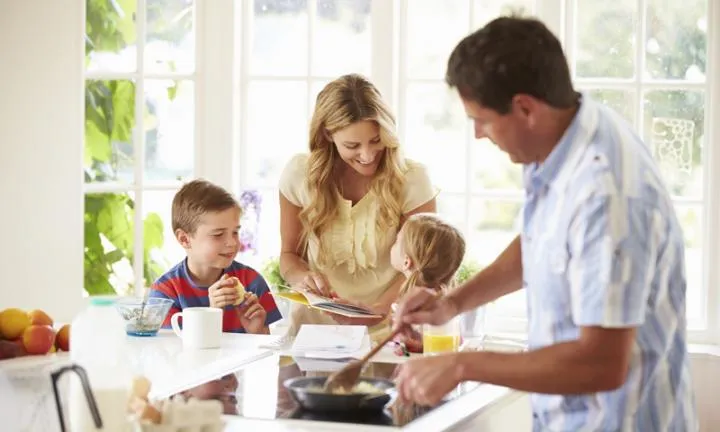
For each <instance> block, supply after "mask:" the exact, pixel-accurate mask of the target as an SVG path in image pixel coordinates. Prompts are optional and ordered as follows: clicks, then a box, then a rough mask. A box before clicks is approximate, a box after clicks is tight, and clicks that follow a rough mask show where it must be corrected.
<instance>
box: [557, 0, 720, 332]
mask: <svg viewBox="0 0 720 432" xmlns="http://www.w3.org/2000/svg"><path fill="white" fill-rule="evenodd" d="M572 3H573V5H574V8H573V10H568V11H567V12H568V14H569V16H570V19H568V20H567V21H566V23H565V31H564V34H565V35H566V38H565V41H564V43H565V48H566V50H567V52H568V56H569V58H570V62H571V67H572V72H573V76H574V79H575V82H576V85H577V87H579V88H580V89H582V90H584V91H586V92H588V93H589V94H590V95H591V96H592V97H594V98H595V99H597V100H599V101H603V102H605V103H607V104H608V105H610V106H611V107H613V108H614V109H615V110H616V111H618V112H619V113H620V114H622V115H623V116H624V117H625V119H626V120H627V121H628V122H629V123H630V124H632V125H633V126H634V127H635V128H636V130H637V131H638V133H639V134H640V135H641V136H642V137H643V138H644V139H645V143H646V144H647V145H648V146H649V147H650V149H651V151H652V153H653V155H654V157H655V159H656V160H657V161H658V163H659V165H660V168H661V170H662V173H663V175H664V178H665V180H666V182H667V186H668V188H669V190H670V192H671V194H672V195H673V198H674V202H675V208H676V211H677V215H678V217H679V219H680V222H681V224H682V226H683V229H684V232H685V245H686V265H687V277H688V290H687V316H688V329H689V330H691V331H695V332H698V331H699V332H702V331H706V330H707V329H708V323H709V322H708V312H713V313H714V312H715V311H714V310H712V309H709V308H708V304H710V303H709V302H708V300H709V297H708V295H709V291H708V288H709V287H710V285H709V283H708V281H709V280H710V279H709V278H708V276H709V274H710V272H711V271H712V267H713V266H712V265H707V264H706V263H708V262H716V260H717V258H718V257H716V256H710V255H709V253H710V249H709V248H708V242H707V240H706V239H709V238H712V237H710V236H709V235H710V234H711V232H710V229H711V227H710V224H709V223H708V222H709V221H710V220H716V219H717V216H715V217H713V218H711V219H708V215H709V213H708V210H709V209H710V207H709V205H710V200H709V194H708V191H709V185H710V182H711V177H710V175H712V174H711V172H712V170H710V169H709V168H710V166H711V159H709V155H710V152H709V148H710V147H711V146H710V144H709V143H710V142H711V141H710V137H711V130H710V124H709V123H710V122H708V121H707V119H708V118H709V117H708V110H707V108H708V107H709V105H710V103H711V99H710V96H709V95H710V94H711V93H710V91H709V89H710V87H709V86H710V85H711V84H713V83H711V81H712V80H713V79H714V80H718V79H719V78H718V76H717V73H715V74H714V75H715V76H714V77H713V74H710V73H709V70H708V61H709V60H710V56H709V55H708V53H710V52H712V51H709V50H708V44H709V38H708V21H709V17H710V15H709V3H710V2H709V1H708V0H688V1H684V2H670V3H668V2H662V1H658V0H646V1H642V2H638V1H635V0H613V1H611V2H602V3H598V2H596V1H592V0H578V1H576V2H572ZM715 25H718V23H717V22H716V23H715ZM598 35H602V37H600V38H599V37H598ZM715 52H716V53H717V48H715ZM714 85H717V83H714ZM714 171H717V167H715V170H714ZM709 173H710V174H709ZM715 181H717V180H715ZM710 258H712V261H708V259H710ZM714 289H717V288H716V287H715V288H714Z"/></svg>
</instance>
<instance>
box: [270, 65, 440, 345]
mask: <svg viewBox="0 0 720 432" xmlns="http://www.w3.org/2000/svg"><path fill="white" fill-rule="evenodd" d="M436 194H437V193H436V191H435V189H434V188H433V187H432V185H431V183H430V179H429V177H428V175H427V172H426V170H425V168H424V167H423V166H422V165H420V164H418V163H416V162H413V161H410V160H405V159H403V157H402V155H401V153H400V146H399V142H398V139H397V137H396V135H395V120H394V117H393V115H392V114H391V113H390V110H389V108H388V107H387V105H385V103H384V102H383V101H382V99H381V97H380V93H379V92H378V90H377V89H376V88H375V86H373V85H372V84H371V83H370V82H368V81H367V80H366V79H364V78H363V77H361V76H359V75H354V74H353V75H345V76H342V77H340V78H338V79H336V80H335V81H333V82H331V83H329V84H328V85H327V86H326V87H325V88H324V89H323V90H322V91H321V92H320V94H319V95H318V97H317V103H316V106H315V112H314V113H313V117H312V121H311V123H310V152H309V153H306V154H299V155H296V156H294V157H293V158H292V159H291V160H290V162H288V164H287V166H286V167H285V169H284V171H283V174H282V176H281V179H280V220H281V224H280V236H281V239H282V251H281V255H280V272H281V274H282V276H283V277H284V278H285V280H286V281H287V283H288V284H290V285H291V286H293V287H295V288H300V289H306V290H309V291H312V292H317V293H319V294H323V295H326V296H331V295H333V296H337V297H340V298H342V299H344V300H349V301H351V302H354V303H356V304H361V305H364V306H366V307H369V308H371V309H372V310H374V311H375V312H377V313H379V314H382V315H384V316H387V315H389V311H390V306H391V304H392V303H393V302H395V301H396V299H397V296H398V293H399V289H400V286H401V284H402V282H403V279H404V276H402V275H401V274H400V273H398V272H397V271H396V270H395V269H393V267H392V265H391V263H390V248H391V247H392V245H393V243H394V242H395V236H396V234H397V232H398V230H399V228H400V226H401V225H402V223H403V221H404V220H405V219H406V218H407V217H408V216H410V215H412V214H415V213H419V212H434V211H435V210H436V202H435V196H436ZM337 323H341V324H360V325H368V326H371V335H372V336H373V337H374V338H378V337H382V334H381V333H382V332H381V330H387V328H388V325H387V321H386V320H383V319H357V318H353V319H351V318H345V317H342V316H340V315H335V314H325V313H324V312H321V311H317V310H314V309H310V308H306V307H303V306H298V305H293V308H292V311H291V327H290V333H291V334H296V332H297V330H298V329H299V327H300V325H302V324H337Z"/></svg>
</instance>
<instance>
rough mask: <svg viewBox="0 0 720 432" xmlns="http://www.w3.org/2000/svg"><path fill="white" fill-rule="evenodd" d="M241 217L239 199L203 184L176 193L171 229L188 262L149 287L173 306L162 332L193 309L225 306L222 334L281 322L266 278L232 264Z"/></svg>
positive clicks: (253, 330) (263, 331)
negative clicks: (177, 315)
mask: <svg viewBox="0 0 720 432" xmlns="http://www.w3.org/2000/svg"><path fill="white" fill-rule="evenodd" d="M241 216H242V209H241V208H240V205H239V204H238V202H237V201H236V200H235V198H233V196H232V195H230V193H228V192H227V191H226V190H225V189H223V188H221V187H219V186H216V185H214V184H212V183H210V182H208V181H205V180H193V181H191V182H189V183H187V184H185V185H184V186H183V187H182V188H181V189H180V190H179V191H178V193H177V194H176V195H175V198H173V203H172V229H173V232H174V233H175V237H176V238H177V241H178V242H179V243H180V245H181V246H182V247H183V248H184V249H185V251H186V253H187V258H185V259H184V260H183V261H182V262H180V263H179V264H177V265H176V266H175V267H173V268H172V269H170V271H168V272H167V273H165V274H164V275H162V276H161V277H160V278H159V279H158V280H157V281H155V283H154V284H153V285H152V287H151V289H150V297H158V298H167V299H170V300H173V302H174V304H173V306H172V307H171V308H170V312H168V315H167V317H166V318H165V322H164V323H163V328H170V317H172V315H173V314H175V313H176V312H179V311H181V310H182V309H183V308H187V307H194V306H205V307H207V306H210V307H217V308H222V309H223V310H224V312H223V331H224V332H234V333H243V332H245V333H254V334H269V329H268V325H270V324H271V323H273V322H275V321H278V320H279V319H281V318H282V317H281V315H280V312H279V311H278V309H277V306H276V305H275V301H274V300H273V297H272V295H271V294H270V290H269V289H268V286H267V283H265V279H263V277H262V276H261V275H260V274H258V272H256V271H255V270H253V269H252V268H250V267H248V266H245V265H243V264H240V263H239V262H237V261H235V260H234V258H235V255H237V253H238V248H239V245H240V241H239V239H238V231H239V230H240V217H241ZM236 278H237V279H236ZM238 281H239V282H240V283H241V284H242V287H244V291H245V295H244V296H242V289H240V290H238V287H237V285H236V284H237V282H238Z"/></svg>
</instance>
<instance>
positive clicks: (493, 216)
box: [467, 199, 527, 324]
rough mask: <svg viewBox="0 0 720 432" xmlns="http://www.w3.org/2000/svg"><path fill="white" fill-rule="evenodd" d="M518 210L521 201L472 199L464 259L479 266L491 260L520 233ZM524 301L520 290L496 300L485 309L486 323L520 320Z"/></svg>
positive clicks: (519, 210)
mask: <svg viewBox="0 0 720 432" xmlns="http://www.w3.org/2000/svg"><path fill="white" fill-rule="evenodd" d="M521 211H522V202H518V201H500V200H489V199H473V201H472V203H471V207H470V224H471V228H470V234H469V236H468V239H467V240H468V250H467V256H468V257H469V258H471V259H473V260H475V261H477V262H478V263H479V264H480V265H481V266H483V267H484V266H487V265H488V264H490V263H491V262H492V261H493V260H495V258H497V256H498V255H499V254H500V253H501V252H502V251H504V250H505V248H506V247H507V246H508V245H509V244H510V242H511V241H512V240H513V239H514V238H515V237H516V236H517V235H518V234H519V233H520V230H519V228H520V226H519V225H518V224H519V217H520V214H521V213H520V212H521ZM525 298H526V297H525V292H524V291H521V292H518V293H515V294H511V295H509V296H505V297H503V298H501V299H499V300H497V301H496V302H495V303H494V304H493V306H492V307H490V308H488V314H489V317H488V320H489V321H490V324H492V317H493V316H498V317H499V316H502V317H504V318H507V317H524V316H525V315H526V310H527V308H526V303H525Z"/></svg>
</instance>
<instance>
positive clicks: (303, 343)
mask: <svg viewBox="0 0 720 432" xmlns="http://www.w3.org/2000/svg"><path fill="white" fill-rule="evenodd" d="M366 337H368V338H369V336H368V331H367V326H350V325H322V324H303V325H302V326H301V327H300V331H298V334H297V336H296V337H295V341H294V342H293V345H292V348H291V352H292V353H293V355H297V356H299V357H310V354H311V353H312V354H314V355H313V356H314V357H318V356H322V357H325V358H333V357H336V356H340V357H342V356H348V355H350V354H354V353H356V352H358V351H359V350H360V349H361V348H362V346H363V340H364V339H365V338H366Z"/></svg>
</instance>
